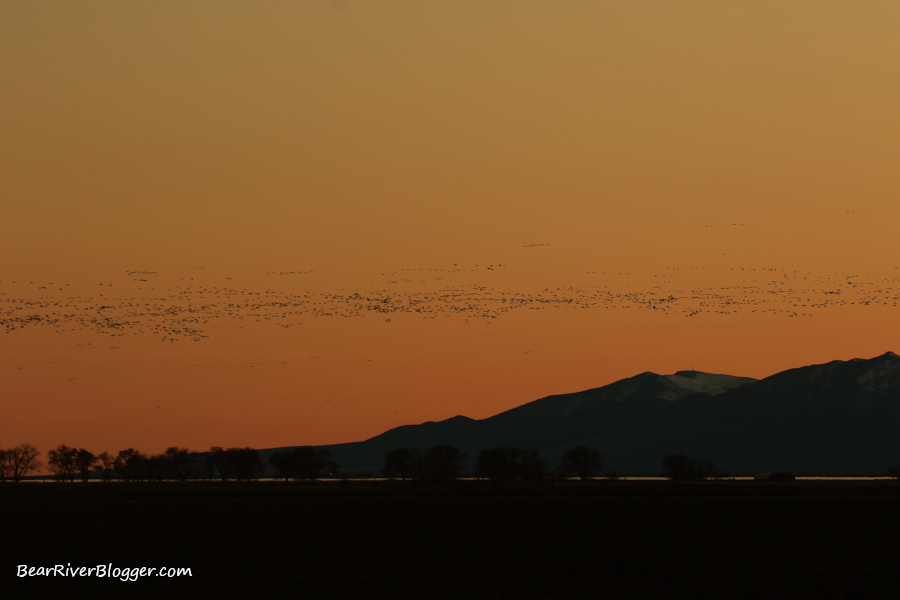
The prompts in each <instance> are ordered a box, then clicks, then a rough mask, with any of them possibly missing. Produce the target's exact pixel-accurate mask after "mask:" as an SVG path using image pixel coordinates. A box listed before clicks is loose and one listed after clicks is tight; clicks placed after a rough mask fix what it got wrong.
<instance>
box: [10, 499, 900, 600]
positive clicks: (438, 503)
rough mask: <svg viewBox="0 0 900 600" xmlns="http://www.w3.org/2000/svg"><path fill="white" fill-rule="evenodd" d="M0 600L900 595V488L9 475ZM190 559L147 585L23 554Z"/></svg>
mask: <svg viewBox="0 0 900 600" xmlns="http://www.w3.org/2000/svg"><path fill="white" fill-rule="evenodd" d="M0 510H2V527H0V541H2V546H0V558H2V570H3V576H2V579H0V585H2V588H0V597H2V598H98V597H114V598H158V597H159V598H161V597H163V596H166V597H171V598H181V597H189V598H214V597H217V596H218V597H227V598H231V597H245V598H369V597H371V598H376V597H386V598H399V599H402V598H479V599H481V598H486V599H490V598H595V597H600V598H602V597H610V598H620V597H623V598H631V597H634V598H659V597H667V596H687V597H695V598H696V597H703V598H763V597H792V598H796V597H811V598H873V597H884V598H888V597H890V598H896V597H898V594H900V550H898V537H900V484H898V483H897V482H894V481H871V482H814V481H800V482H788V483H772V482H752V481H738V482H697V483H691V484H676V483H671V482H635V481H619V482H590V483H588V484H583V483H581V482H553V483H542V484H535V485H514V484H513V485H506V486H494V485H491V484H489V483H486V482H458V483H456V484H453V485H448V486H432V487H429V486H418V485H411V484H403V483H400V482H381V483H374V482H367V483H350V484H340V483H331V482H320V483H317V484H300V483H289V484H283V483H271V482H265V483H252V484H237V483H227V484H222V483H188V484H177V483H164V484H122V483H111V484H95V483H92V484H87V485H84V484H55V483H48V484H40V483H22V484H19V485H14V484H5V485H0ZM110 562H111V563H113V566H114V567H140V566H174V567H190V568H191V569H192V572H193V576H192V577H179V578H173V579H166V578H157V577H150V578H142V579H140V580H138V581H137V582H127V583H126V582H120V581H118V580H114V579H95V578H84V577H81V578H79V577H76V578H70V577H31V578H17V577H16V576H15V573H16V565H19V564H27V565H31V566H41V565H54V564H63V565H65V564H66V563H71V564H72V566H93V565H97V564H107V563H110Z"/></svg>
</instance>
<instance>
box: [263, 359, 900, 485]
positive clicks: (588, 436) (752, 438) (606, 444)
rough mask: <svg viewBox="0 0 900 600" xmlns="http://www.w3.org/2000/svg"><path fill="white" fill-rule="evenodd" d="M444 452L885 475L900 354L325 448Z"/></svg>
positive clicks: (635, 381)
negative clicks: (685, 460)
mask: <svg viewBox="0 0 900 600" xmlns="http://www.w3.org/2000/svg"><path fill="white" fill-rule="evenodd" d="M443 444H447V445H451V446H456V447H458V448H459V449H460V450H462V451H463V452H465V453H466V455H467V456H468V457H469V465H470V467H471V466H473V465H474V462H475V458H476V457H477V455H478V453H479V452H480V451H481V450H482V449H486V448H495V447H501V446H505V447H518V448H535V449H537V450H539V451H540V453H541V456H542V457H543V458H544V460H545V461H546V462H547V463H548V465H549V466H550V467H555V466H557V465H558V464H559V462H560V460H561V457H562V453H563V452H564V451H565V450H566V449H567V448H571V447H572V446H574V445H576V444H584V445H586V446H590V447H592V448H597V449H598V450H599V451H600V453H601V456H602V460H603V465H604V468H606V469H615V470H617V471H619V472H620V473H622V474H634V475H638V474H644V475H651V474H659V473H660V472H661V470H662V466H661V462H662V459H663V457H665V456H667V455H670V454H686V455H688V456H689V457H690V458H693V459H696V460H699V461H702V462H706V461H712V462H714V463H716V465H717V466H718V467H720V468H722V469H725V470H726V471H728V472H731V473H733V474H758V473H766V472H773V471H790V472H793V473H796V474H798V475H814V474H821V475H848V474H857V475H883V474H884V473H885V472H886V470H887V469H888V468H890V467H891V466H893V465H896V464H900V356H897V354H895V353H893V352H887V353H885V354H883V355H881V356H878V357H875V358H872V359H858V358H857V359H852V360H847V361H840V360H836V361H832V362H829V363H825V364H819V365H810V366H805V367H800V368H796V369H790V370H787V371H783V372H780V373H776V374H774V375H771V376H770V377H766V378H764V379H760V380H756V379H753V378H749V377H736V376H732V375H720V374H713V373H703V372H700V371H679V372H677V373H675V374H673V375H657V374H656V373H651V372H649V371H648V372H645V373H641V374H639V375H635V376H634V377H629V378H627V379H622V380H620V381H616V382H614V383H611V384H609V385H606V386H603V387H599V388H595V389H590V390H585V391H582V392H576V393H570V394H560V395H554V396H547V397H546V398H541V399H539V400H535V401H533V402H529V403H527V404H524V405H522V406H519V407H516V408H513V409H511V410H508V411H505V412H502V413H500V414H497V415H494V416H492V417H489V418H486V419H481V420H475V419H470V418H468V417H464V416H456V417H453V418H451V419H447V420H444V421H438V422H432V421H429V422H426V423H422V424H420V425H404V426H401V427H397V428H394V429H391V430H389V431H386V432H384V433H382V434H381V435H377V436H375V437H373V438H371V439H368V440H366V441H362V442H354V443H347V444H336V445H331V446H326V448H328V449H329V450H330V451H331V454H332V457H333V458H334V459H335V460H337V462H338V463H339V464H340V465H341V470H342V471H347V472H350V473H360V472H368V473H372V474H377V473H379V472H380V470H381V467H382V466H383V459H384V455H385V454H387V452H389V451H390V450H393V449H395V448H404V447H405V448H419V449H425V448H428V447H431V446H435V445H443ZM274 450H275V449H271V450H269V451H268V452H265V453H264V457H265V455H267V454H269V453H270V452H272V451H274Z"/></svg>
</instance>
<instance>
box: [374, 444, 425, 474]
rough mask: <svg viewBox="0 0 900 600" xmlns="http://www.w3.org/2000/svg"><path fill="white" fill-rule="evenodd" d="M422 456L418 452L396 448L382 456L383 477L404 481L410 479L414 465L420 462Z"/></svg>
mask: <svg viewBox="0 0 900 600" xmlns="http://www.w3.org/2000/svg"><path fill="white" fill-rule="evenodd" d="M421 460H422V456H421V455H420V454H419V451H418V450H411V449H409V448H396V449H394V450H391V451H390V452H388V453H387V454H386V455H385V456H384V468H383V469H381V473H382V475H384V476H385V477H390V478H392V479H393V478H394V477H399V478H400V479H403V480H405V479H406V478H407V477H412V476H413V472H414V471H415V468H416V464H417V463H419V462H421Z"/></svg>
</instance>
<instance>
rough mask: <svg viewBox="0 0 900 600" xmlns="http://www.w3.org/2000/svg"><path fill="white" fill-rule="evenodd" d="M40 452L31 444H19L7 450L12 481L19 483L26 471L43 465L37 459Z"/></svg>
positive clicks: (26, 473)
mask: <svg viewBox="0 0 900 600" xmlns="http://www.w3.org/2000/svg"><path fill="white" fill-rule="evenodd" d="M40 454H41V453H40V452H38V450H37V448H35V447H34V446H32V445H31V444H20V445H18V446H16V447H15V448H10V449H9V450H7V456H8V460H9V465H10V471H11V472H12V477H13V481H15V482H16V483H19V482H20V481H22V478H23V477H25V476H26V475H28V473H31V472H32V471H37V470H38V469H40V468H41V467H42V466H43V465H42V464H41V462H40V461H39V460H38V459H37V457H38V456H40Z"/></svg>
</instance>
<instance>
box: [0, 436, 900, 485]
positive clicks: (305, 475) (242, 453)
mask: <svg viewBox="0 0 900 600" xmlns="http://www.w3.org/2000/svg"><path fill="white" fill-rule="evenodd" d="M39 456H40V452H38V450H37V449H36V448H35V447H34V446H32V445H31V444H20V445H19V446H15V447H12V448H8V449H5V450H4V449H0V482H3V483H5V482H7V481H10V480H12V481H14V482H15V483H19V482H20V481H21V480H22V479H23V478H24V477H26V476H28V475H29V474H31V473H34V472H36V471H39V470H40V469H42V468H43V467H44V464H43V463H42V462H41V461H40V460H38V457H39ZM466 458H467V457H466V455H465V454H464V453H462V452H461V451H460V450H459V449H458V448H455V447H453V446H447V445H441V446H433V447H431V448H427V449H425V450H419V449H417V448H397V449H394V450H391V451H390V452H388V453H387V454H386V455H385V457H384V467H383V469H382V471H381V473H382V475H383V476H384V477H388V478H391V479H394V478H399V479H402V480H407V479H410V480H415V481H427V482H434V483H446V482H448V481H452V480H455V479H458V478H460V477H462V476H463V475H465V470H466V469H465V467H466ZM267 462H268V465H267V464H266V463H264V462H263V461H262V459H261V458H260V456H259V452H258V451H257V450H255V449H253V448H222V447H221V446H213V447H212V448H210V449H209V450H207V451H205V452H201V451H195V450H189V449H187V448H181V447H178V446H172V447H170V448H167V449H166V450H165V452H162V453H160V454H150V455H148V454H145V453H143V452H139V451H137V450H135V449H134V448H127V449H125V450H120V451H119V452H118V453H117V454H115V455H112V454H110V453H109V452H102V453H100V454H98V455H95V454H93V453H92V452H90V451H88V450H85V449H84V448H75V447H70V446H67V445H65V444H62V445H60V446H57V447H56V448H54V449H53V450H50V451H49V452H47V464H46V466H47V468H48V469H49V470H50V472H51V473H52V474H53V476H54V477H55V478H56V480H57V481H69V482H74V481H75V480H76V478H77V479H79V480H81V481H83V482H87V481H88V480H89V479H90V478H91V473H96V474H97V475H98V476H99V478H100V479H102V480H103V481H111V480H113V479H117V480H120V481H124V482H129V481H141V482H143V481H160V482H161V481H164V480H178V481H187V480H198V479H206V480H210V481H211V480H213V479H221V480H222V481H226V480H237V481H250V480H253V479H258V478H260V477H263V476H265V475H266V474H267V473H268V472H269V469H271V470H272V471H274V473H275V475H276V476H277V478H278V479H284V481H288V480H292V479H293V480H308V481H315V480H316V479H318V478H320V477H323V476H334V475H335V474H338V470H339V469H340V465H339V464H338V463H337V462H336V461H335V460H334V459H332V457H331V453H330V452H329V450H328V449H327V448H320V447H313V446H299V447H295V448H290V449H286V450H279V451H275V452H273V453H272V454H271V455H270V456H269V459H268V461H267ZM267 466H268V468H267ZM662 470H663V476H665V477H667V478H669V479H671V480H675V481H702V480H707V479H722V478H725V477H728V476H729V474H728V473H727V472H725V471H723V470H722V469H719V468H718V467H717V466H716V465H715V464H714V463H712V462H698V461H696V460H694V459H691V458H688V457H687V456H686V455H684V454H672V455H668V456H666V457H665V458H663V460H662ZM474 475H475V476H476V477H478V478H483V479H489V480H491V481H493V482H495V483H502V482H505V481H512V480H523V481H533V480H538V479H542V478H544V477H547V476H549V475H559V476H576V477H578V478H579V479H582V480H586V479H591V478H593V477H595V476H597V475H603V476H604V477H605V478H607V479H610V480H615V479H618V478H619V474H618V473H617V472H616V471H614V470H609V471H606V472H603V463H602V461H601V457H600V452H599V451H598V450H597V449H595V448H589V447H587V446H584V445H581V444H579V445H577V446H574V447H572V448H569V449H567V450H565V451H564V452H563V455H562V462H561V463H560V465H559V467H558V469H556V471H555V472H553V473H551V471H550V470H549V469H548V468H547V464H546V462H545V461H544V460H543V459H542V458H541V456H540V453H539V452H538V451H537V450H534V449H530V448H508V447H498V448H489V449H484V450H482V451H481V452H479V454H478V457H477V459H476V461H475V471H474ZM888 475H891V476H892V477H895V478H897V479H900V466H895V467H892V468H891V469H890V470H889V471H888Z"/></svg>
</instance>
